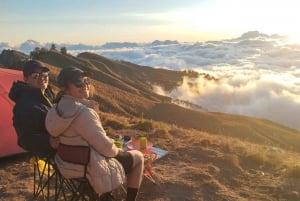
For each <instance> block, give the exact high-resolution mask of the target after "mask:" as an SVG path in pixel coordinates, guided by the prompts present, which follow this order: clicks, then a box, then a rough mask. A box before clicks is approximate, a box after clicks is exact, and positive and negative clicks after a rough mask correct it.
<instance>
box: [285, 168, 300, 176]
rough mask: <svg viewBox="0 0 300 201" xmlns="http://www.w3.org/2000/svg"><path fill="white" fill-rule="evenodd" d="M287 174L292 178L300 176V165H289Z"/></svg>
mask: <svg viewBox="0 0 300 201" xmlns="http://www.w3.org/2000/svg"><path fill="white" fill-rule="evenodd" d="M287 176H288V177H291V178H294V179H299V178H300V166H299V165H295V166H294V167H291V168H289V169H288V171H287Z"/></svg>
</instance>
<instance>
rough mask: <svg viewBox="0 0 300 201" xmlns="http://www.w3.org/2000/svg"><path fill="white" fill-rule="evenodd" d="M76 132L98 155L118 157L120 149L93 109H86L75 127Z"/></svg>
mask: <svg viewBox="0 0 300 201" xmlns="http://www.w3.org/2000/svg"><path fill="white" fill-rule="evenodd" d="M75 129H76V131H77V132H78V133H79V134H80V135H81V136H82V138H83V139H84V140H86V141H87V142H88V144H89V145H90V146H92V147H93V148H94V149H95V150H96V151H97V152H98V153H100V154H102V155H103V156H106V157H114V156H116V155H117V154H118V153H119V151H120V149H119V148H117V147H116V145H115V144H114V140H113V139H111V138H109V137H108V136H107V135H106V132H105V130H104V129H103V127H102V124H101V121H100V119H99V116H98V114H97V113H96V112H95V111H94V110H93V109H90V108H89V109H86V110H84V111H83V112H81V114H80V115H79V116H78V118H77V119H76V125H75Z"/></svg>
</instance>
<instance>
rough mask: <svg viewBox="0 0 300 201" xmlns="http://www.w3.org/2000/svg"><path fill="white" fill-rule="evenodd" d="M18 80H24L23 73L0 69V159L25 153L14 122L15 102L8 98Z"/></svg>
mask: <svg viewBox="0 0 300 201" xmlns="http://www.w3.org/2000/svg"><path fill="white" fill-rule="evenodd" d="M16 80H23V74H22V71H18V70H12V69H6V68H0V157H4V156H9V155H13V154H18V153H22V152H24V150H23V149H22V148H21V147H19V146H18V144H17V134H16V132H15V129H14V127H13V122H12V117H13V113H12V110H13V106H14V102H13V101H11V100H10V99H9V97H8V93H9V90H10V88H11V86H12V83H13V82H14V81H16Z"/></svg>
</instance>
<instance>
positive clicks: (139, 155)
mask: <svg viewBox="0 0 300 201" xmlns="http://www.w3.org/2000/svg"><path fill="white" fill-rule="evenodd" d="M133 158H134V160H135V161H136V162H137V163H144V155H143V153H142V152H140V151H134V153H133Z"/></svg>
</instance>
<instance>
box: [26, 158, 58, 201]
mask: <svg viewBox="0 0 300 201" xmlns="http://www.w3.org/2000/svg"><path fill="white" fill-rule="evenodd" d="M32 155H33V156H32V158H31V159H30V163H31V164H32V165H33V199H37V198H38V197H39V196H42V198H43V200H47V201H49V200H50V198H51V194H52V192H53V188H54V191H55V192H54V194H55V197H56V186H57V181H58V180H57V172H56V171H55V168H54V161H53V155H51V154H48V155H45V154H40V153H32Z"/></svg>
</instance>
